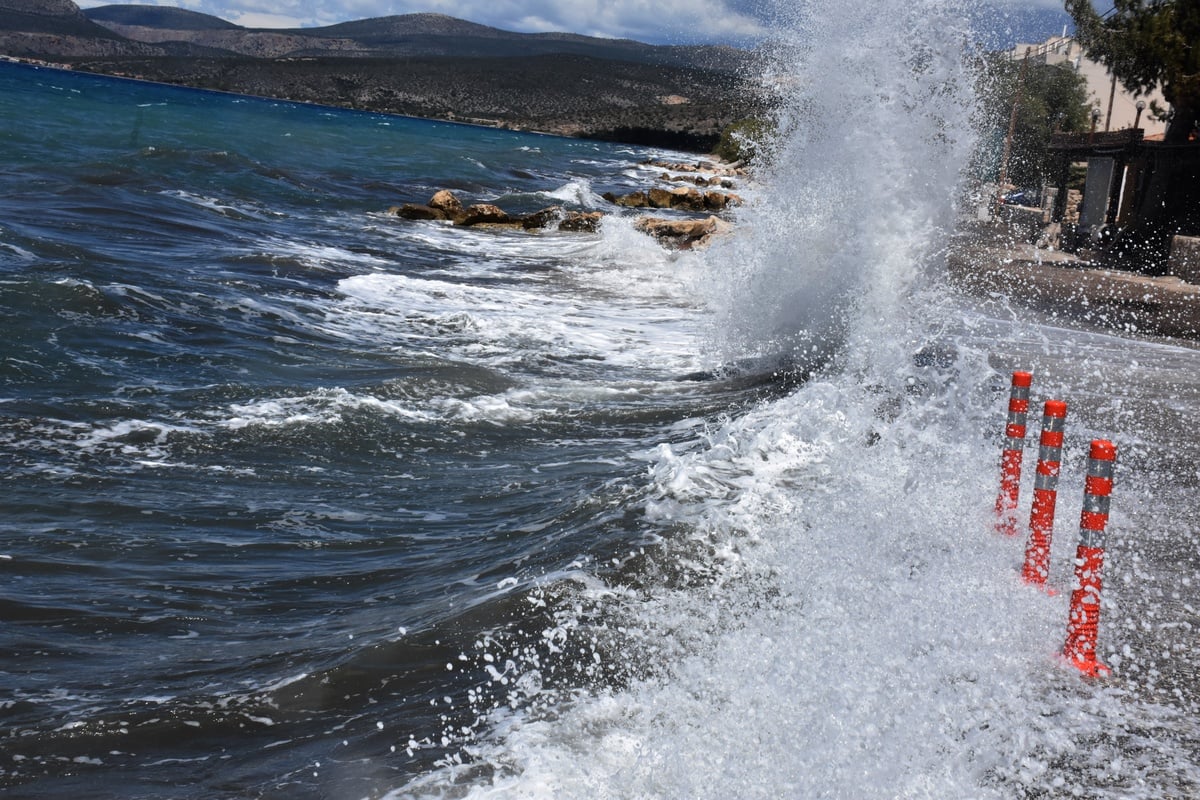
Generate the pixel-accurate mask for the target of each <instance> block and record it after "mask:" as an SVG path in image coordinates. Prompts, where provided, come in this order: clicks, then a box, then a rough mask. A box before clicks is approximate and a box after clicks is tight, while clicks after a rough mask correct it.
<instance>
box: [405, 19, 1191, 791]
mask: <svg viewBox="0 0 1200 800" xmlns="http://www.w3.org/2000/svg"><path fill="white" fill-rule="evenodd" d="M810 11H811V14H812V16H810V17H806V18H805V19H803V20H801V21H800V22H799V24H798V29H799V30H800V31H801V33H802V34H803V35H804V36H805V37H807V39H808V41H819V42H820V43H821V46H820V47H818V48H809V49H808V50H806V51H805V52H807V53H808V56H807V57H806V59H805V60H804V61H803V62H802V63H800V64H798V65H795V64H783V65H782V67H781V69H780V70H779V71H778V72H777V73H776V78H778V79H780V80H786V81H788V82H789V85H794V86H798V87H802V88H801V91H800V92H799V97H798V98H797V101H798V102H797V103H796V104H795V105H793V106H792V107H791V111H790V112H786V111H785V113H784V114H783V115H782V117H781V120H780V121H781V125H782V130H784V131H785V132H787V135H786V136H785V137H784V139H783V140H782V142H781V145H780V147H779V149H778V151H777V153H776V155H775V157H774V159H773V160H772V162H771V164H770V170H769V177H767V178H765V179H764V180H765V185H764V186H763V188H762V190H761V192H760V193H758V194H757V196H756V197H755V198H754V201H753V202H752V203H751V205H750V206H749V207H748V208H746V209H744V210H743V211H742V212H740V213H739V221H740V223H741V230H740V233H739V236H738V237H736V238H735V239H734V240H733V243H731V244H729V245H727V246H724V247H721V248H718V249H715V250H713V251H710V253H709V254H708V255H704V256H697V255H689V256H687V257H686V258H687V259H689V260H693V259H699V260H700V262H699V268H698V270H697V272H699V273H701V274H703V275H706V276H707V277H706V278H705V281H704V282H703V285H704V286H706V287H707V292H706V295H705V297H706V299H707V300H708V302H710V303H712V304H713V305H716V306H718V307H719V308H720V311H721V317H720V318H721V319H722V320H723V323H724V324H723V325H722V327H721V329H720V333H721V336H719V337H718V339H719V344H720V345H721V347H722V348H723V349H724V350H725V352H728V353H731V354H735V355H741V354H744V353H746V352H761V351H768V352H778V351H780V350H783V351H785V352H786V351H791V352H792V353H794V354H796V355H797V356H798V357H801V358H803V357H805V353H806V352H807V348H809V347H811V346H812V345H814V344H816V345H821V346H823V345H825V344H826V343H827V342H828V341H829V340H831V339H833V340H835V342H836V344H837V345H838V347H837V348H836V349H837V350H838V354H837V355H838V358H837V361H836V369H828V370H827V371H826V372H824V373H822V374H821V375H819V376H818V377H817V378H815V379H813V380H811V381H809V382H808V383H806V384H804V385H803V386H801V387H800V388H799V389H797V390H796V391H795V392H794V393H792V394H791V395H789V396H787V397H784V398H781V399H777V400H772V401H768V402H763V403H761V404H760V405H758V406H757V407H755V408H754V409H753V410H752V411H751V412H749V413H746V414H744V415H742V416H739V417H736V418H733V419H731V420H729V421H727V422H725V423H723V424H721V425H718V426H715V427H714V428H713V429H711V430H708V431H705V432H703V433H702V434H701V435H699V436H698V437H697V438H695V439H694V440H693V441H691V442H685V443H677V444H674V445H662V446H660V447H659V448H658V449H657V451H656V452H654V453H653V454H651V455H649V456H648V460H649V466H650V474H649V479H648V480H649V491H650V493H649V497H648V499H647V501H646V504H645V507H644V511H645V517H646V520H647V522H648V523H653V524H656V525H657V526H658V527H659V529H661V530H669V531H670V536H669V537H667V536H664V537H663V539H662V545H661V549H660V550H658V551H657V552H656V553H655V554H654V556H653V557H654V558H656V559H657V560H658V565H657V566H658V571H659V572H661V573H662V574H665V575H669V576H670V575H673V576H675V577H676V578H677V579H676V580H666V581H664V582H662V583H661V584H659V583H654V582H652V583H650V584H649V585H646V586H639V588H638V591H637V592H636V593H634V592H630V591H628V590H625V589H623V588H621V584H619V583H617V584H614V585H611V586H610V585H607V584H605V583H604V581H603V580H602V579H601V578H599V577H598V576H597V575H589V576H588V579H587V580H588V582H589V585H588V587H587V588H586V589H585V590H581V591H579V592H576V593H572V592H570V591H568V590H566V589H562V588H561V587H560V588H558V589H557V590H556V591H559V592H561V593H562V594H563V595H564V596H565V597H566V598H567V599H566V600H556V599H555V598H554V597H552V596H549V595H548V596H547V597H545V598H544V601H545V602H546V603H548V605H549V606H550V615H551V618H552V620H553V622H552V624H551V625H550V626H549V627H547V629H546V630H545V631H544V632H543V637H544V638H545V640H546V642H547V643H548V644H547V646H546V647H547V652H549V653H550V654H552V655H557V656H559V657H561V658H563V659H565V660H566V661H568V662H570V663H571V664H573V665H574V666H575V668H576V669H577V670H578V671H579V673H580V674H581V675H583V676H585V678H586V677H591V678H593V679H596V681H595V682H594V683H593V682H590V681H587V680H583V681H582V685H580V686H576V687H567V688H566V689H555V688H550V687H548V686H546V685H544V682H543V678H544V675H543V673H542V671H543V670H544V669H545V668H546V665H545V663H543V661H541V660H540V659H539V658H534V657H531V656H529V654H528V652H527V650H525V649H521V648H523V647H524V645H522V646H521V648H518V649H514V650H513V651H511V652H505V651H503V650H500V651H498V650H497V647H496V644H495V643H494V642H488V643H484V645H483V648H484V650H483V653H484V657H483V660H484V661H486V662H487V664H489V665H490V664H493V663H496V664H500V663H503V664H504V666H505V668H504V670H499V668H496V673H495V674H494V675H493V688H496V689H497V691H498V692H499V697H500V701H499V703H498V704H497V705H495V706H488V705H487V702H483V703H482V706H483V711H485V712H486V713H488V714H489V719H490V725H491V727H490V728H488V729H486V730H485V731H484V733H483V736H482V737H481V739H480V740H479V741H476V742H471V743H468V744H466V745H465V746H464V747H463V750H462V752H461V753H459V754H457V755H453V756H451V757H450V758H448V759H446V760H445V761H444V762H443V767H442V768H441V769H440V770H438V771H435V772H433V773H431V774H428V775H425V776H422V777H421V778H419V779H417V780H416V781H413V782H412V783H410V784H409V785H408V786H406V787H403V788H401V789H397V790H396V791H395V792H393V793H392V794H391V795H389V797H392V798H401V797H447V796H453V797H462V796H466V797H477V798H555V799H556V800H563V799H564V798H589V800H595V799H597V798H614V799H615V798H656V797H664V798H683V797H686V798H732V797H736V798H770V799H771V800H774V799H775V798H779V797H848V798H851V797H852V798H859V797H931V798H934V797H939V798H940V797H972V798H1007V797H1013V796H1060V797H1068V796H1089V797H1107V798H1128V797H1146V798H1150V797H1156V796H1166V795H1179V796H1184V795H1187V794H1189V793H1191V792H1192V791H1194V790H1195V788H1196V787H1198V786H1200V767H1198V766H1197V763H1196V759H1195V753H1194V752H1192V750H1191V747H1192V746H1191V745H1189V744H1188V741H1189V739H1190V738H1194V736H1193V734H1194V728H1195V726H1194V723H1192V722H1190V721H1189V719H1188V717H1187V716H1186V715H1184V714H1180V713H1179V711H1178V710H1177V709H1175V708H1173V707H1171V706H1170V705H1168V704H1158V703H1154V702H1147V701H1146V700H1145V699H1144V698H1135V697H1131V696H1130V694H1129V691H1128V689H1127V687H1124V686H1120V685H1111V686H1106V685H1102V684H1101V685H1096V684H1087V683H1084V682H1082V681H1081V680H1080V678H1079V676H1078V674H1076V673H1075V672H1074V671H1073V670H1071V669H1069V668H1063V667H1062V666H1061V665H1060V664H1059V662H1058V660H1057V654H1058V652H1059V651H1060V649H1061V647H1062V643H1063V632H1064V627H1065V620H1066V602H1067V597H1066V592H1063V591H1061V590H1060V592H1059V594H1058V595H1056V596H1053V597H1049V596H1046V595H1044V594H1042V593H1039V592H1036V591H1033V590H1031V589H1030V588H1029V587H1026V586H1024V585H1023V584H1022V583H1021V582H1020V581H1019V579H1018V577H1017V568H1018V567H1019V563H1020V561H1019V559H1020V557H1021V553H1020V549H1019V548H1020V543H1015V542H1013V541H1010V540H1008V539H1006V538H1004V537H1001V536H998V535H996V534H995V533H994V532H993V530H992V528H993V522H994V520H993V518H992V511H991V509H992V504H993V502H994V499H995V491H996V486H995V481H996V477H997V476H996V454H997V449H996V448H995V447H994V445H995V441H994V439H995V435H996V430H997V426H998V425H999V421H998V419H999V416H998V415H1000V414H1002V408H1001V400H1002V397H1001V395H1000V393H999V392H998V391H993V388H994V387H995V386H996V385H997V383H998V379H1001V378H1003V375H1002V374H1000V373H999V372H998V371H997V369H996V368H994V367H993V366H992V364H991V363H990V360H991V358H992V357H993V352H994V347H995V343H996V340H997V337H999V338H1002V339H1003V338H1008V339H1009V340H1010V342H1011V346H1012V347H1013V348H1014V349H1020V345H1021V344H1022V342H1021V340H1022V339H1023V338H1026V337H1027V338H1029V339H1030V340H1032V342H1033V344H1034V347H1033V348H1032V350H1033V351H1034V352H1035V353H1036V352H1037V351H1038V348H1039V347H1040V348H1041V349H1042V352H1043V353H1046V352H1048V350H1049V348H1048V346H1047V344H1046V342H1045V333H1044V332H1043V331H1042V330H1041V329H1039V328H1037V327H1036V326H1029V325H1021V324H1014V323H1013V322H1011V321H1003V320H987V323H986V325H980V324H979V323H980V322H981V320H979V318H978V317H976V318H974V319H972V318H971V316H970V314H969V313H966V314H964V313H963V312H962V311H961V310H960V309H959V308H957V307H956V306H955V305H953V303H951V302H950V301H949V300H948V299H947V296H946V294H945V293H944V292H943V291H942V290H940V289H939V288H938V287H937V285H936V282H934V281H931V280H930V278H931V276H933V275H934V274H935V273H936V269H937V266H938V263H937V262H938V250H939V248H940V247H941V245H942V243H943V242H944V241H945V238H944V237H945V234H946V232H947V231H946V230H944V228H948V227H949V225H950V224H951V222H952V220H953V209H952V206H951V202H950V200H951V198H952V197H953V196H954V194H955V192H956V188H957V181H958V170H959V168H960V167H961V166H962V165H963V164H964V163H965V161H966V158H967V155H968V151H969V148H970V144H971V133H970V130H969V129H968V127H967V124H966V123H967V119H968V116H969V113H970V98H969V96H968V94H967V78H968V76H967V75H966V72H965V69H964V68H963V66H962V64H961V63H960V59H961V58H962V55H963V53H962V50H961V46H962V42H963V41H965V32H964V30H963V29H962V28H961V27H959V26H958V24H957V23H956V22H955V17H954V13H953V12H954V9H953V7H952V6H951V4H948V3H943V2H938V1H937V0H918V1H917V2H914V3H911V4H908V5H906V6H903V7H888V8H887V9H886V10H881V9H880V7H879V6H878V4H877V3H870V2H865V1H864V2H848V3H837V4H828V7H826V8H821V7H816V8H811V9H810ZM930 20H937V23H936V24H930ZM802 43H803V42H800V44H802ZM789 44H790V45H793V46H794V45H796V44H798V42H790V43H789ZM834 77H836V80H833V79H832V78H834ZM611 230H612V229H610V228H609V226H608V223H607V222H606V230H605V234H604V237H603V238H608V237H610V236H613V235H614V234H613V233H612V232H611ZM616 235H619V234H616ZM718 264H720V266H721V267H723V268H724V269H725V272H723V273H718V272H717V271H716V268H717V265H718ZM705 267H707V270H705ZM988 326H990V327H991V330H986V331H985V330H983V328H984V327H988ZM1039 339H1040V340H1041V341H1038V340H1039ZM930 344H936V345H939V346H943V347H946V349H947V352H948V353H950V354H951V355H950V356H949V361H950V363H946V364H942V365H935V366H930V367H922V366H919V365H918V364H916V363H915V362H914V359H913V356H914V354H915V353H916V352H917V351H918V350H919V349H921V348H922V347H924V346H926V345H930ZM1086 346H1087V345H1086V343H1085V348H1086ZM1119 352H1120V353H1121V354H1125V353H1126V352H1127V351H1126V350H1125V349H1124V348H1121V349H1120V350H1119ZM1116 360H1117V361H1119V358H1118V359H1116ZM1188 362H1189V363H1195V362H1194V360H1190V359H1189V360H1188ZM1083 369H1085V370H1086V369H1087V368H1086V366H1085V367H1083ZM1070 374H1072V375H1076V376H1078V375H1079V374H1080V373H1079V372H1072V373H1070ZM1110 405H1111V408H1110V409H1109V410H1108V412H1106V413H1107V416H1108V418H1109V419H1120V415H1121V413H1122V412H1123V408H1122V404H1121V402H1120V400H1119V399H1118V400H1114V401H1113V402H1112V403H1111V404H1110ZM1075 467H1076V468H1077V467H1078V463H1077V462H1076V464H1075ZM1073 477H1075V478H1080V479H1081V477H1080V476H1079V475H1074V476H1073ZM1075 511H1076V513H1078V506H1076V508H1075ZM1066 518H1069V514H1068V516H1067V517H1066ZM1068 527H1069V526H1068ZM1066 538H1070V537H1069V534H1068V535H1067V537H1066ZM676 587H679V588H676ZM535 599H537V597H536V595H535ZM1110 635H1111V636H1112V639H1111V640H1110V641H1112V642H1119V641H1120V639H1121V634H1120V633H1115V634H1110ZM1108 647H1109V648H1110V650H1109V654H1110V655H1116V654H1117V653H1118V652H1119V651H1120V648H1119V647H1116V648H1114V647H1113V645H1112V644H1110V645H1108ZM1110 660H1111V659H1110ZM647 665H649V666H648V667H647ZM607 675H626V676H629V678H628V681H627V682H626V683H623V684H620V685H619V686H617V687H614V688H607V687H608V683H607V682H606V681H605V679H604V677H603V676H607ZM1189 731H1191V732H1192V733H1189ZM1160 733H1161V736H1159V735H1158V734H1160ZM1151 742H1157V744H1156V745H1153V746H1152V745H1151ZM410 744H411V743H410Z"/></svg>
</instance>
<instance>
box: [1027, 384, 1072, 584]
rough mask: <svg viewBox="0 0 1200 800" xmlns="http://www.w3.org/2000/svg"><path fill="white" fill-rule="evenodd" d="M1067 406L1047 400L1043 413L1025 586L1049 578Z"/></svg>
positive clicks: (1030, 519)
mask: <svg viewBox="0 0 1200 800" xmlns="http://www.w3.org/2000/svg"><path fill="white" fill-rule="evenodd" d="M1066 421H1067V404H1066V403H1064V402H1063V401H1061V400H1047V401H1046V405H1045V409H1044V411H1043V412H1042V435H1041V440H1040V443H1039V446H1038V463H1037V473H1036V475H1035V478H1034V484H1033V507H1032V508H1031V509H1030V511H1029V539H1028V540H1027V541H1026V543H1025V566H1024V567H1023V568H1022V570H1021V577H1022V578H1024V579H1025V582H1026V583H1031V584H1034V585H1036V586H1043V585H1045V583H1046V578H1047V577H1048V576H1049V575H1050V543H1051V541H1052V540H1053V537H1054V506H1055V504H1056V502H1057V500H1058V472H1059V469H1060V468H1061V467H1062V448H1063V428H1064V427H1065V425H1066Z"/></svg>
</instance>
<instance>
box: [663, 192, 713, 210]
mask: <svg viewBox="0 0 1200 800" xmlns="http://www.w3.org/2000/svg"><path fill="white" fill-rule="evenodd" d="M670 194H671V208H678V209H682V210H684V211H703V210H704V209H705V205H704V193H703V192H701V191H700V190H699V189H696V188H693V187H691V186H677V187H675V188H674V189H672V190H671V192H670Z"/></svg>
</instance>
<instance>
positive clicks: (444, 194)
mask: <svg viewBox="0 0 1200 800" xmlns="http://www.w3.org/2000/svg"><path fill="white" fill-rule="evenodd" d="M428 205H429V207H430V208H436V209H437V210H439V211H441V212H442V213H443V214H445V215H446V219H454V218H455V217H457V216H458V215H459V214H461V213H462V211H463V204H462V201H461V200H459V199H458V198H457V197H455V196H454V192H452V191H450V190H449V189H442V190H441V191H439V192H437V193H435V194H434V195H433V197H431V198H430V199H429V203H428Z"/></svg>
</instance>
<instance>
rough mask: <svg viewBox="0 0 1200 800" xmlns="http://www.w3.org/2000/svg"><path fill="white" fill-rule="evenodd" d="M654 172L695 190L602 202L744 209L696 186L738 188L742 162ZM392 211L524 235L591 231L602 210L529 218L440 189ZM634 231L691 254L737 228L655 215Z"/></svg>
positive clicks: (544, 212) (551, 210)
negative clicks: (423, 199) (683, 175)
mask: <svg viewBox="0 0 1200 800" xmlns="http://www.w3.org/2000/svg"><path fill="white" fill-rule="evenodd" d="M650 165H651V166H654V167H656V168H661V169H666V170H673V171H675V172H683V173H688V174H689V175H690V177H687V178H681V177H680V176H676V175H672V174H671V172H664V173H662V175H661V177H660V179H661V180H662V181H664V182H671V181H679V180H687V181H689V182H691V183H693V184H695V186H691V187H672V188H669V189H666V188H662V187H661V186H652V187H650V188H648V189H646V190H645V191H635V192H630V193H628V194H625V195H621V196H616V195H612V194H605V195H604V199H605V200H607V201H608V202H610V203H612V204H613V205H614V206H616V207H619V208H655V209H665V210H672V211H679V212H684V213H693V212H702V213H703V212H721V211H724V210H725V209H727V208H729V207H731V206H735V205H740V204H741V202H742V200H741V198H740V197H739V196H738V195H736V194H733V193H731V192H722V191H716V190H707V191H701V190H700V189H699V188H696V187H697V186H701V185H702V186H706V187H707V186H721V187H722V188H726V189H730V188H733V187H734V186H735V183H734V178H735V177H744V176H745V175H746V172H745V170H744V169H743V168H742V167H741V166H740V165H738V164H718V163H716V162H713V161H700V162H697V163H695V164H690V163H681V162H663V161H655V162H650ZM388 213H389V214H391V215H394V216H397V217H399V218H401V219H406V220H415V221H435V222H447V223H450V224H452V225H454V226H456V227H461V228H475V227H479V228H507V229H520V230H526V231H534V230H555V231H561V232H575V233H579V232H583V233H592V232H595V231H597V230H599V228H600V224H601V221H602V220H603V218H604V216H605V213H604V212H603V211H578V210H571V209H565V208H563V207H562V206H549V207H546V208H543V209H539V210H538V211H534V212H532V213H529V214H511V213H509V212H508V211H506V210H504V209H502V208H500V207H499V206H497V205H495V204H493V203H475V204H472V205H469V206H464V205H463V203H462V201H461V200H460V199H459V198H458V197H457V196H456V195H455V194H454V193H453V192H451V191H450V190H448V189H441V190H439V191H437V192H435V193H434V195H433V196H432V197H431V198H429V200H427V201H426V202H423V203H420V202H407V203H404V204H402V205H398V206H392V207H391V208H389V209H388ZM634 228H635V229H636V230H639V231H641V232H643V233H646V234H648V235H650V236H652V237H654V239H655V240H657V241H658V242H659V243H660V244H662V245H663V246H664V247H667V248H669V249H674V250H690V249H693V248H702V247H706V246H707V245H708V244H710V243H711V241H712V240H713V238H714V237H718V236H724V235H727V234H728V233H730V232H731V231H732V230H733V225H732V224H731V223H730V222H728V221H727V220H725V219H723V218H721V217H720V216H718V215H717V214H715V213H709V214H708V215H707V216H705V217H703V218H696V217H687V216H684V217H672V218H664V217H651V216H642V217H639V218H638V219H637V220H635V222H634Z"/></svg>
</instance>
